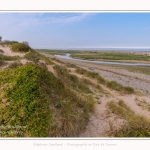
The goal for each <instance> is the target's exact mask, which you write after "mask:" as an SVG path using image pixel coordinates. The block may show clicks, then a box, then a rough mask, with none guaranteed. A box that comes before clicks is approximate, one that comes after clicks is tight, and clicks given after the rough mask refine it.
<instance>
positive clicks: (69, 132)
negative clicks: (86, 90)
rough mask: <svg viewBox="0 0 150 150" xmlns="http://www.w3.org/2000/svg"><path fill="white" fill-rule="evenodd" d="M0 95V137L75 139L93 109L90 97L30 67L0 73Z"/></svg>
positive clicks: (42, 71) (42, 70)
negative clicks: (73, 137) (83, 95)
mask: <svg viewBox="0 0 150 150" xmlns="http://www.w3.org/2000/svg"><path fill="white" fill-rule="evenodd" d="M0 91H1V93H0V112H1V113H0V126H1V127H4V128H3V129H2V132H1V133H0V136H2V137H19V136H20V137H58V136H60V137H69V136H70V137H71V136H77V135H78V134H79V133H80V132H81V131H82V130H83V129H84V128H85V125H86V123H87V120H88V116H89V113H90V112H91V110H92V108H93V101H92V98H91V97H86V98H85V97H82V96H81V95H77V93H75V92H73V91H72V90H70V89H69V88H68V87H66V86H65V85H64V84H63V83H62V82H61V81H60V80H58V79H57V78H56V77H55V76H54V75H53V74H52V73H51V72H48V71H47V70H46V69H44V68H41V67H38V66H37V65H34V64H30V63H29V64H26V65H24V66H20V67H17V68H13V69H7V70H4V71H2V72H0ZM17 126H19V127H20V128H17Z"/></svg>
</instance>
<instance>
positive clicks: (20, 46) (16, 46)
mask: <svg viewBox="0 0 150 150" xmlns="http://www.w3.org/2000/svg"><path fill="white" fill-rule="evenodd" d="M11 49H12V51H14V52H28V51H29V50H30V47H29V46H28V45H26V44H24V43H13V44H12V46H11Z"/></svg>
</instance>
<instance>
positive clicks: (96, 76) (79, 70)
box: [76, 68, 105, 84]
mask: <svg viewBox="0 0 150 150" xmlns="http://www.w3.org/2000/svg"><path fill="white" fill-rule="evenodd" d="M76 73H79V74H82V75H85V76H87V77H90V78H93V79H96V80H97V81H98V82H99V83H102V84H104V83H105V79H104V78H103V77H101V76H100V75H99V74H98V73H96V72H91V71H87V70H85V69H82V68H77V69H76Z"/></svg>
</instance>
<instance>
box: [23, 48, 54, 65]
mask: <svg viewBox="0 0 150 150" xmlns="http://www.w3.org/2000/svg"><path fill="white" fill-rule="evenodd" d="M25 58H26V59H28V60H30V61H32V62H34V63H36V64H37V63H38V62H39V60H40V59H41V60H44V61H45V62H46V64H47V65H52V64H53V62H52V61H51V60H50V59H49V58H47V57H46V56H44V55H42V54H40V53H38V52H36V51H34V50H30V51H29V52H28V53H27V54H26V55H25Z"/></svg>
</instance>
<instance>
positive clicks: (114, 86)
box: [106, 81, 134, 94]
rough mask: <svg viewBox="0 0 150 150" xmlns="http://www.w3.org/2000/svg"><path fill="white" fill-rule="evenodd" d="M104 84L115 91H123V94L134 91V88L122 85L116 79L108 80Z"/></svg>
mask: <svg viewBox="0 0 150 150" xmlns="http://www.w3.org/2000/svg"><path fill="white" fill-rule="evenodd" d="M106 85H107V87H109V88H111V89H113V90H115V91H120V92H123V93H124V94H132V93H134V89H133V88H132V87H129V86H122V85H121V84H119V83H117V82H116V81H108V82H107V84H106Z"/></svg>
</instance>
